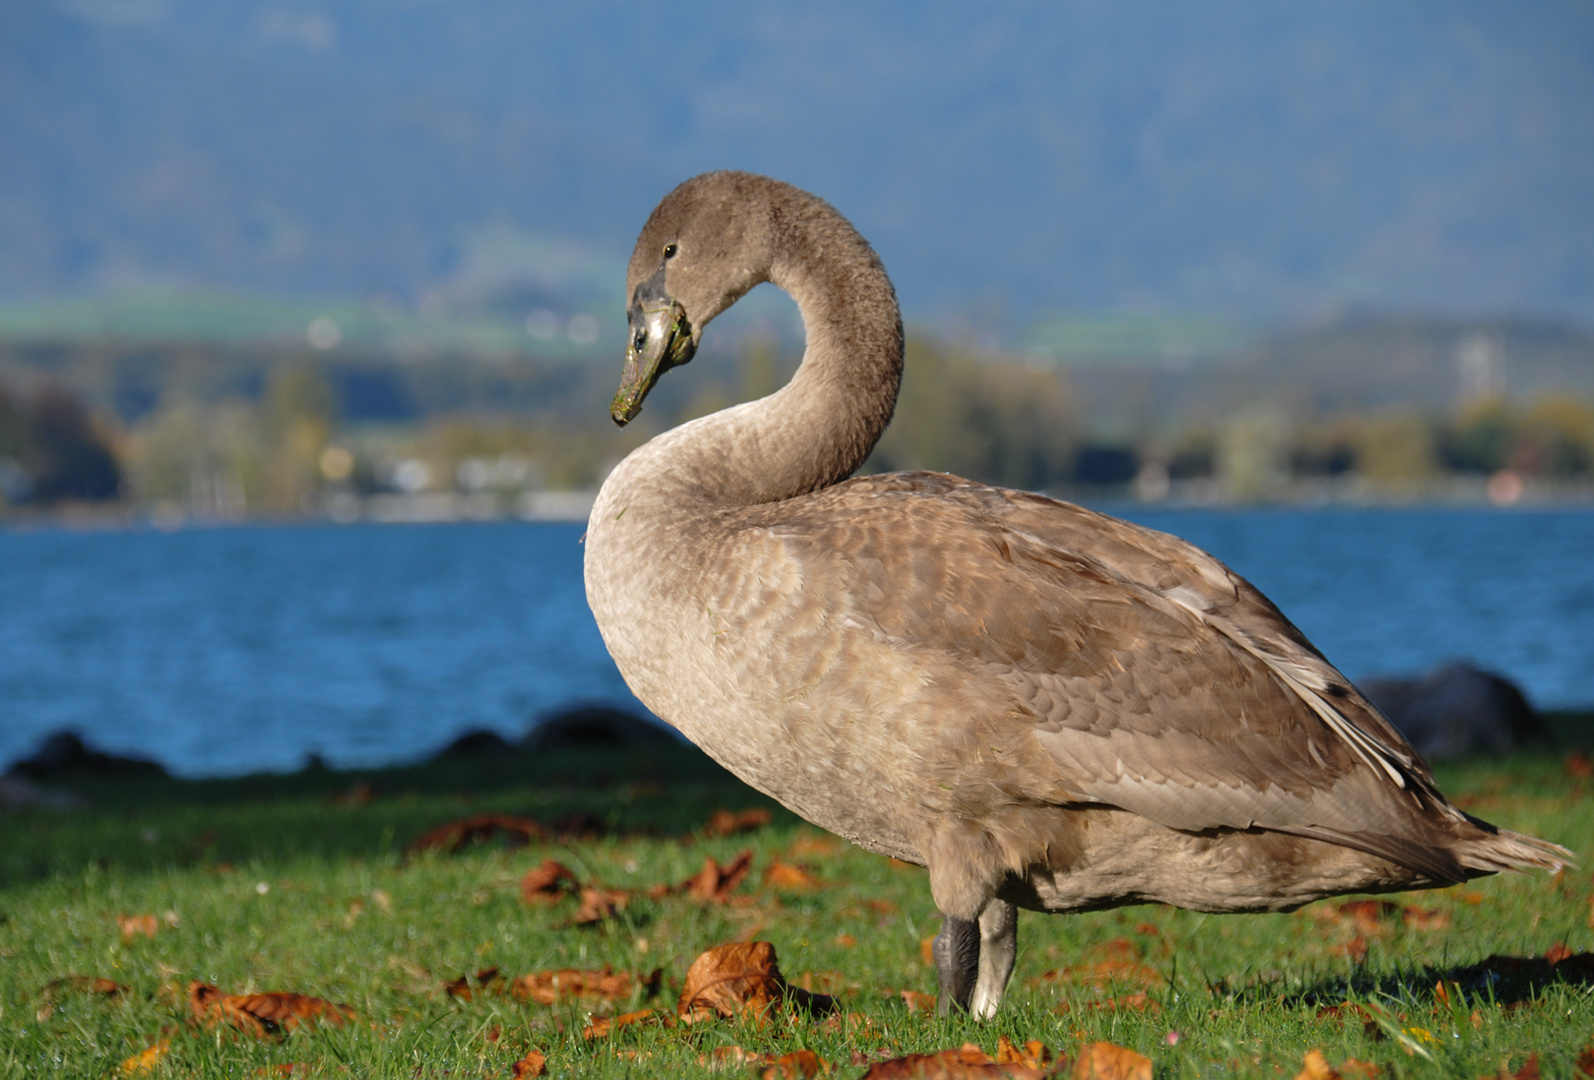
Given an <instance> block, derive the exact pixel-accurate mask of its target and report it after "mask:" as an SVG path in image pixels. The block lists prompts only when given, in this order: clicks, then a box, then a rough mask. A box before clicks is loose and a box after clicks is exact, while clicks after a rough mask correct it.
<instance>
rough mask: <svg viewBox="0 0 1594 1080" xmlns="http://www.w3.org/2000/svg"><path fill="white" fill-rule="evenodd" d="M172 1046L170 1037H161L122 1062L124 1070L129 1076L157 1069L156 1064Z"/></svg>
mask: <svg viewBox="0 0 1594 1080" xmlns="http://www.w3.org/2000/svg"><path fill="white" fill-rule="evenodd" d="M171 1048H172V1041H171V1040H170V1039H161V1040H160V1041H159V1042H157V1043H155V1045H154V1046H149V1047H145V1048H144V1049H143V1050H140V1051H139V1052H138V1053H136V1054H134V1055H133V1056H132V1057H130V1058H128V1059H127V1060H126V1061H124V1062H122V1072H123V1074H125V1075H127V1076H140V1075H143V1074H145V1073H152V1072H154V1071H155V1066H156V1065H158V1064H159V1063H160V1059H161V1058H163V1057H165V1056H166V1054H167V1052H168V1051H169V1050H171Z"/></svg>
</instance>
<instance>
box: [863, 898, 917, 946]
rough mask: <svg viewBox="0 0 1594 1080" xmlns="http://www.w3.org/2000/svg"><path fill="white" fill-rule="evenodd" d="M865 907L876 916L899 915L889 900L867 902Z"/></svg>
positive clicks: (895, 906) (864, 903) (864, 904)
mask: <svg viewBox="0 0 1594 1080" xmlns="http://www.w3.org/2000/svg"><path fill="white" fill-rule="evenodd" d="M863 906H864V907H866V908H868V909H869V910H870V911H873V912H874V913H875V914H876V915H895V914H896V913H897V905H895V904H893V903H892V902H891V901H889V900H865V901H864V902H863ZM929 940H931V941H934V940H935V939H934V938H931V939H929Z"/></svg>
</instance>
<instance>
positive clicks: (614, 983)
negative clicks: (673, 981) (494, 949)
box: [510, 964, 664, 1005]
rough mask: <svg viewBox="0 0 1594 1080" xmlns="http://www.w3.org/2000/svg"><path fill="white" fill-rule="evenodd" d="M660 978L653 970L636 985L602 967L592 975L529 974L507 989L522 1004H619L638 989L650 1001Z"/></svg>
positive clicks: (568, 972) (563, 970)
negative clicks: (581, 1000) (566, 1001)
mask: <svg viewBox="0 0 1594 1080" xmlns="http://www.w3.org/2000/svg"><path fill="white" fill-rule="evenodd" d="M663 978H664V969H663V968H654V969H653V971H652V973H651V974H649V975H648V977H647V978H646V979H643V980H642V982H641V983H637V982H636V981H635V980H634V979H633V978H632V976H631V973H630V972H626V971H622V972H619V973H615V972H613V971H611V970H610V969H609V966H608V965H607V964H605V965H604V966H603V967H601V968H598V969H596V970H592V971H577V970H575V969H574V968H561V969H559V970H558V971H533V972H531V973H530V974H527V975H522V976H521V977H520V978H518V979H516V980H515V981H514V982H513V983H512V984H511V985H510V991H511V992H512V993H513V994H514V995H515V996H516V997H517V998H519V999H520V1000H522V1001H535V1002H538V1003H539V1004H542V1005H552V1004H554V1003H555V1002H556V1001H559V1000H560V999H561V998H582V997H592V998H602V999H604V1000H605V1001H620V1000H623V999H624V998H628V997H630V996H631V992H632V990H633V989H635V988H637V987H638V986H640V987H641V988H642V990H643V992H644V993H646V994H648V995H649V996H650V997H651V996H652V995H653V994H656V993H658V990H659V983H660V982H661V981H662V980H663Z"/></svg>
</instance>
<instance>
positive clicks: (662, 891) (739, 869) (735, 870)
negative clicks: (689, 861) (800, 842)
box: [649, 850, 753, 904]
mask: <svg viewBox="0 0 1594 1080" xmlns="http://www.w3.org/2000/svg"><path fill="white" fill-rule="evenodd" d="M752 868H753V853H752V851H750V850H749V851H743V852H740V853H738V854H737V855H736V856H735V857H734V858H733V859H731V861H730V862H728V863H726V864H725V865H724V866H721V865H720V864H719V863H717V862H715V861H714V857H713V856H712V855H706V856H704V858H703V869H701V870H699V871H698V872H697V873H696V874H694V875H692V876H691V877H689V878H687V879H686V880H685V881H683V882H681V884H679V885H677V886H675V887H673V888H672V887H670V886H668V885H660V886H658V887H656V888H654V889H652V890H651V891H650V892H649V895H650V896H652V897H653V898H654V899H655V900H657V899H658V898H660V897H663V896H668V895H669V894H671V893H685V894H686V895H687V896H690V897H691V898H692V899H694V900H702V901H704V902H706V903H712V904H723V903H725V902H726V901H727V900H729V899H730V895H731V893H733V892H735V891H736V887H737V886H738V885H740V884H741V883H742V880H743V879H744V878H746V877H747V874H748V871H750V870H752Z"/></svg>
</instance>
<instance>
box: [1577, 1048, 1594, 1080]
mask: <svg viewBox="0 0 1594 1080" xmlns="http://www.w3.org/2000/svg"><path fill="white" fill-rule="evenodd" d="M1572 1069H1573V1071H1574V1072H1576V1073H1577V1075H1578V1076H1594V1043H1589V1044H1588V1045H1587V1046H1585V1047H1583V1049H1581V1050H1579V1051H1578V1053H1577V1060H1576V1061H1574V1062H1572Z"/></svg>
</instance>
